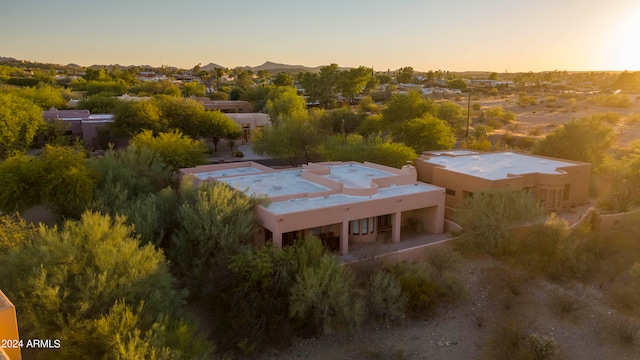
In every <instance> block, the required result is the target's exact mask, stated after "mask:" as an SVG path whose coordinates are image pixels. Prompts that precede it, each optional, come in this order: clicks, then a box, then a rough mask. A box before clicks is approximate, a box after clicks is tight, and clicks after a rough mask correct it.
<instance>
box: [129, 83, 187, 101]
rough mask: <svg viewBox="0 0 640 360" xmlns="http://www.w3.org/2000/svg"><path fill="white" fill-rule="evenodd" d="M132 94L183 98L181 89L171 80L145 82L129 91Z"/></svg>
mask: <svg viewBox="0 0 640 360" xmlns="http://www.w3.org/2000/svg"><path fill="white" fill-rule="evenodd" d="M129 92H130V93H133V94H138V95H139V96H153V95H168V96H178V97H179V96H181V95H182V91H180V87H179V86H178V85H176V84H174V83H172V82H171V81H169V80H162V81H143V82H141V83H140V84H139V85H137V86H133V87H131V88H130V89H129Z"/></svg>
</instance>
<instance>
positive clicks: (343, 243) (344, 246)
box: [340, 220, 349, 255]
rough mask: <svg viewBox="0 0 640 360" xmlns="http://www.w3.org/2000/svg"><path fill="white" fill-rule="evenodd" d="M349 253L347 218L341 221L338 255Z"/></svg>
mask: <svg viewBox="0 0 640 360" xmlns="http://www.w3.org/2000/svg"><path fill="white" fill-rule="evenodd" d="M348 253H349V220H347V221H343V222H342V231H341V234H340V255H347V254H348Z"/></svg>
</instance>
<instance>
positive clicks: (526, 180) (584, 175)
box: [414, 150, 591, 219]
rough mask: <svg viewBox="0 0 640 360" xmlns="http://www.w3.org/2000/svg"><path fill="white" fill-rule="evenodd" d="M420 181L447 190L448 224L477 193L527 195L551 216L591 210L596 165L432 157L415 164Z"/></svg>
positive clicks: (507, 155)
mask: <svg viewBox="0 0 640 360" xmlns="http://www.w3.org/2000/svg"><path fill="white" fill-rule="evenodd" d="M414 163H415V167H416V170H417V172H418V180H420V181H423V182H426V183H429V184H433V185H437V186H441V187H444V188H445V189H446V201H445V203H446V214H445V216H446V218H447V219H451V218H452V217H453V213H454V211H455V208H456V207H457V206H458V205H459V204H460V203H461V202H462V201H463V200H464V199H465V198H467V197H469V196H473V194H474V193H476V192H479V191H485V190H492V189H525V190H528V191H530V192H531V193H532V195H533V196H535V198H536V200H537V201H538V204H539V205H540V206H542V207H543V208H545V209H546V210H547V211H561V210H562V209H563V208H569V207H573V206H577V205H582V204H586V203H587V202H588V196H589V179H590V176H591V164H589V163H583V162H578V161H570V160H561V159H554V158H549V157H542V156H534V155H527V154H520V153H515V152H510V151H502V152H491V153H484V152H479V151H470V150H444V151H428V152H424V153H423V154H422V156H420V157H419V158H418V159H416V160H415V162H414Z"/></svg>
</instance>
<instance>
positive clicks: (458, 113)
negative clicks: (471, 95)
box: [437, 101, 467, 132]
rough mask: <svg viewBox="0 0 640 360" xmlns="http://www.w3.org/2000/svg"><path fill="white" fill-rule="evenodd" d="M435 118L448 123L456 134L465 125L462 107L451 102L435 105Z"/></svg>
mask: <svg viewBox="0 0 640 360" xmlns="http://www.w3.org/2000/svg"><path fill="white" fill-rule="evenodd" d="M465 113H466V112H465ZM437 117H438V118H439V119H442V120H444V121H446V122H448V123H449V124H450V125H451V126H452V127H453V128H454V129H455V131H456V132H458V131H461V130H462V129H463V128H464V127H465V126H466V124H467V121H466V120H467V119H466V116H465V114H463V109H462V106H460V105H458V104H456V103H454V102H451V101H444V102H441V103H440V104H438V105H437Z"/></svg>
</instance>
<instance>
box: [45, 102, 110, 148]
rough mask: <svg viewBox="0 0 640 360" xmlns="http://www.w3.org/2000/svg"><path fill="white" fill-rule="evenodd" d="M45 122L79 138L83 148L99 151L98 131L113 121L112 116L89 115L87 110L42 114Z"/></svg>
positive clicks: (54, 110) (48, 111) (57, 111)
mask: <svg viewBox="0 0 640 360" xmlns="http://www.w3.org/2000/svg"><path fill="white" fill-rule="evenodd" d="M42 117H43V118H44V120H45V121H47V122H49V123H52V124H57V125H58V127H59V128H58V130H59V131H62V132H65V133H67V134H69V135H73V136H76V137H78V138H81V139H82V140H83V141H84V144H85V146H87V147H89V148H94V149H101V148H102V144H101V143H100V135H99V132H98V131H99V129H100V128H102V127H104V126H106V125H108V124H110V123H112V122H113V121H114V117H113V114H91V113H90V112H89V110H58V109H56V108H55V107H52V108H51V109H49V110H45V111H44V112H43V113H42Z"/></svg>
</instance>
